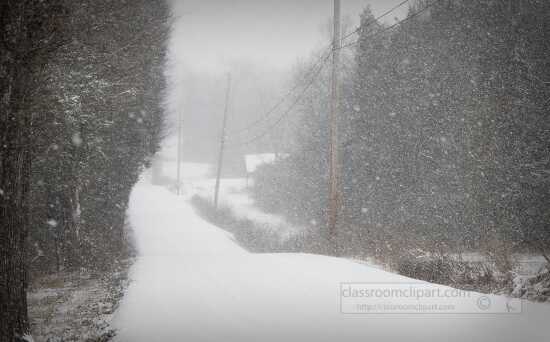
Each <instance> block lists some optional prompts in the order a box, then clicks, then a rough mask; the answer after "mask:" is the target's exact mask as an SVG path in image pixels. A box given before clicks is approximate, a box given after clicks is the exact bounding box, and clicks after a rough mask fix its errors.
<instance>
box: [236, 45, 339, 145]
mask: <svg viewBox="0 0 550 342" xmlns="http://www.w3.org/2000/svg"><path fill="white" fill-rule="evenodd" d="M330 56H331V54H330V53H329V54H328V55H326V56H324V58H323V59H322V60H321V61H322V63H321V65H320V66H319V67H318V69H317V70H316V71H315V73H314V75H313V77H312V78H311V79H310V80H309V82H308V83H307V85H306V86H305V87H304V88H303V89H302V91H301V92H300V94H298V96H297V97H296V98H295V99H294V101H293V102H292V104H291V105H290V107H288V108H287V110H286V111H285V112H284V113H283V114H282V115H281V116H280V117H279V118H278V119H277V120H276V121H275V122H274V123H273V124H272V125H270V126H269V127H267V129H265V130H264V131H263V132H262V133H260V134H258V135H256V136H254V137H253V138H250V139H248V140H246V141H244V142H241V143H233V144H228V147H237V146H246V145H250V144H251V143H253V142H255V141H257V140H260V139H262V138H263V137H265V136H266V135H267V134H269V133H270V132H271V131H272V130H273V129H275V128H276V127H277V126H278V125H279V124H280V123H281V122H282V121H283V120H284V119H286V118H287V117H288V115H289V114H290V113H291V112H292V110H293V109H294V107H295V106H296V105H297V104H298V103H299V102H300V100H301V99H302V96H304V95H305V93H306V92H307V91H308V90H309V88H311V86H312V85H313V83H314V82H315V80H316V79H317V77H318V76H319V74H320V73H321V71H322V70H323V68H324V66H325V65H326V62H327V60H328V59H329V57H330Z"/></svg>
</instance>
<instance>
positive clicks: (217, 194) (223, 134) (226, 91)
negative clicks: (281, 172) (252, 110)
mask: <svg viewBox="0 0 550 342" xmlns="http://www.w3.org/2000/svg"><path fill="white" fill-rule="evenodd" d="M230 91H231V74H227V88H226V90H225V107H224V110H223V123H222V133H221V137H220V153H219V155H218V171H217V173H216V188H215V190H214V207H215V208H216V209H218V196H219V193H220V177H221V174H222V164H223V149H224V145H225V126H226V124H227V112H228V110H229V93H230Z"/></svg>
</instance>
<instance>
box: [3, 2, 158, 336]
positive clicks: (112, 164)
mask: <svg viewBox="0 0 550 342" xmlns="http://www.w3.org/2000/svg"><path fill="white" fill-rule="evenodd" d="M0 6H1V10H0V18H1V20H2V22H1V33H0V34H1V38H2V39H1V40H0V44H1V47H0V84H1V88H0V90H1V94H0V101H1V113H0V120H1V125H0V130H1V133H2V136H1V139H2V142H1V146H0V171H1V179H0V182H1V183H0V208H1V209H0V210H1V215H0V265H1V269H0V294H1V296H0V306H1V307H0V323H1V325H0V327H1V328H0V341H13V340H15V339H17V338H22V336H24V335H25V334H26V333H27V332H28V319H27V313H26V297H25V296H26V294H25V291H26V287H27V283H28V281H27V279H28V273H27V271H29V270H30V272H31V275H38V274H44V273H52V272H58V271H71V270H78V269H81V268H86V269H92V270H101V269H105V268H108V267H110V266H112V265H113V264H115V263H116V262H117V260H119V259H120V258H123V257H126V256H127V255H128V252H129V251H128V237H127V236H126V235H127V232H126V228H125V225H124V223H125V211H126V208H127V205H128V197H129V194H130V191H131V188H132V186H133V184H135V182H136V181H137V180H138V177H139V174H140V173H141V170H142V168H143V167H144V166H145V165H147V164H148V162H149V158H150V156H151V155H152V154H153V153H154V152H155V151H156V150H157V148H158V145H159V141H160V138H161V133H162V128H163V121H162V109H161V105H160V102H161V101H160V98H161V90H162V87H163V82H162V71H161V69H162V63H163V58H164V40H165V36H166V34H167V24H166V19H167V8H166V4H165V3H164V1H162V0H156V1H150V0H139V1H137V2H136V1H108V0H100V1H91V0H89V1H88V0H82V1H63V0H60V1H34V0H25V1H11V0H8V1H3V2H2V4H1V5H0Z"/></svg>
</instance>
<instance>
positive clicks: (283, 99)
mask: <svg viewBox="0 0 550 342" xmlns="http://www.w3.org/2000/svg"><path fill="white" fill-rule="evenodd" d="M330 48H331V46H328V48H325V49H324V50H323V51H324V52H323V53H321V55H320V56H319V58H318V59H317V60H316V61H315V63H314V64H313V66H312V67H311V69H310V70H309V72H308V73H307V75H306V76H305V78H306V79H308V78H309V77H310V76H312V75H313V76H314V77H315V76H316V75H314V74H315V70H316V68H317V67H318V66H319V64H320V63H324V61H325V59H326V58H327V57H328V56H330V53H331V51H330ZM300 86H301V84H300V83H299V82H298V83H296V84H295V85H294V86H293V87H292V88H291V89H290V90H289V91H288V92H287V93H286V94H285V95H284V96H282V97H281V98H280V99H279V101H277V102H276V103H275V105H273V107H271V108H270V109H269V110H268V111H267V112H266V113H265V114H264V115H262V116H261V117H260V118H259V119H256V120H254V121H252V122H251V123H249V124H248V125H247V126H245V127H242V128H239V129H236V130H234V131H233V132H229V134H228V135H239V134H241V133H243V132H247V131H249V130H250V129H251V128H253V127H255V126H257V125H259V124H261V123H263V122H264V121H266V120H267V119H269V117H270V116H271V115H272V114H273V113H274V112H275V111H276V110H277V109H279V107H280V106H282V105H283V104H284V103H285V102H286V100H287V98H288V97H290V96H291V95H292V94H293V93H294V92H295V91H296V90H298V88H299V87H300Z"/></svg>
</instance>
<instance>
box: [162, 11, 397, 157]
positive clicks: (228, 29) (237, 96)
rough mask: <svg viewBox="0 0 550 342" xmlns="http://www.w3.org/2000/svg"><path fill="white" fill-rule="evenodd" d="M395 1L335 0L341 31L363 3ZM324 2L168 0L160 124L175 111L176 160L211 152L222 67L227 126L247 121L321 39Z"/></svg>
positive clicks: (171, 125)
mask: <svg viewBox="0 0 550 342" xmlns="http://www.w3.org/2000/svg"><path fill="white" fill-rule="evenodd" d="M399 2H401V0H342V17H343V29H344V31H346V30H347V31H351V30H353V29H354V28H355V27H356V26H357V25H358V23H359V15H360V14H361V12H362V11H363V9H364V8H365V7H366V6H368V5H370V6H371V9H372V11H373V12H374V14H375V15H380V14H382V13H384V12H385V11H387V10H388V9H390V8H392V7H393V6H395V5H396V4H398V3H399ZM332 3H333V1H332V0H172V8H173V11H172V12H173V13H172V14H173V19H172V25H171V27H172V32H171V36H170V40H169V42H168V64H167V68H166V70H165V72H166V76H167V81H168V89H167V90H168V91H167V94H168V96H167V99H166V104H167V114H168V117H167V121H168V122H167V123H168V133H175V127H176V122H177V120H176V116H177V115H178V113H183V117H184V119H183V121H184V125H183V127H184V129H183V131H184V148H185V151H184V154H185V156H184V159H191V160H197V158H198V159H201V160H213V159H215V156H216V151H217V144H218V140H219V135H220V131H221V127H220V122H221V115H222V113H223V99H224V89H225V74H226V73H227V72H231V73H232V75H233V80H234V82H233V85H234V87H233V91H232V94H231V105H230V110H229V113H230V114H229V115H230V119H229V121H228V128H229V129H230V130H231V129H232V128H239V127H244V126H247V125H248V124H249V123H250V122H251V121H253V120H254V119H257V118H258V117H261V116H263V115H264V114H265V112H266V111H267V110H268V109H269V108H270V106H272V105H273V103H275V102H276V101H277V100H278V99H279V97H280V96H282V94H284V93H286V92H287V91H288V89H289V88H290V84H289V80H290V79H291V78H292V69H293V67H295V66H296V64H297V63H298V62H299V61H305V60H307V59H308V58H310V57H311V55H312V53H313V52H314V51H319V50H320V49H321V48H325V47H327V46H328V44H329V43H330V40H331V37H330V27H331V18H332V10H333V8H332V6H333V5H332ZM406 11H407V6H403V7H402V8H400V9H399V10H397V11H395V12H393V13H392V14H391V15H389V16H387V17H385V22H390V23H391V22H393V21H394V20H395V19H394V18H395V17H398V18H403V17H404V16H405V15H406ZM354 38H355V37H353V36H352V37H350V39H349V40H348V41H346V42H349V41H353V39H354ZM250 134H251V135H255V134H257V132H251V133H250ZM275 134H277V133H275ZM244 138H246V137H244ZM235 153H238V151H235Z"/></svg>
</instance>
